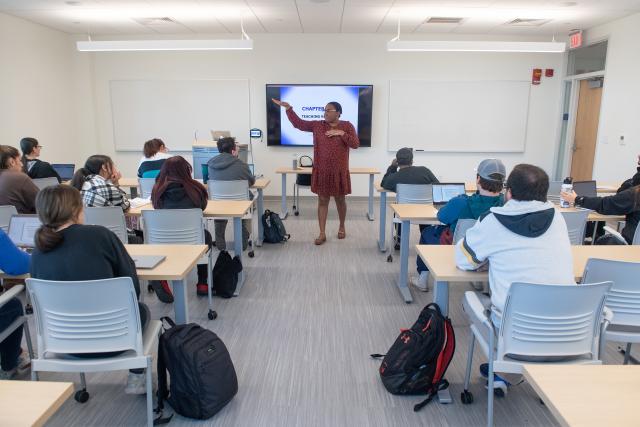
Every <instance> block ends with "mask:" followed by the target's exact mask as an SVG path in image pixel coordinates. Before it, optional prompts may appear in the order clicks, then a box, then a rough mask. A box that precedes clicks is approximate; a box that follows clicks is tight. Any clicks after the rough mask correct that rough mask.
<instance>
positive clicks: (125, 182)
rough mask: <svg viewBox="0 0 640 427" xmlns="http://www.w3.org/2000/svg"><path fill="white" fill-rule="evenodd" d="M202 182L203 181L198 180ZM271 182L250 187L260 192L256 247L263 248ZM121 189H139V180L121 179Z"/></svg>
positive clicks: (266, 180)
mask: <svg viewBox="0 0 640 427" xmlns="http://www.w3.org/2000/svg"><path fill="white" fill-rule="evenodd" d="M198 181H200V182H202V180H198ZM270 183H271V180H270V179H269V178H257V179H256V182H255V183H254V184H253V185H252V186H251V187H250V188H252V189H254V190H256V191H257V192H258V198H257V199H258V200H257V205H258V206H257V208H258V238H257V239H256V246H262V240H263V237H264V236H263V234H264V232H263V228H262V214H264V189H265V188H267V187H268V186H269V184H270ZM119 186H120V187H129V188H137V187H138V178H121V179H120V182H119Z"/></svg>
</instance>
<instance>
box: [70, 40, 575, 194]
mask: <svg viewBox="0 0 640 427" xmlns="http://www.w3.org/2000/svg"><path fill="white" fill-rule="evenodd" d="M212 37H215V36H212ZM388 39H389V36H388V35H339V34H322V35H320V34H304V35H298V34H296V35H258V36H256V37H255V47H254V50H253V51H248V52H133V53H132V52H127V53H86V54H81V55H86V56H88V57H92V58H93V62H92V63H91V61H88V64H86V68H87V72H89V73H91V74H92V78H93V80H94V86H93V90H94V93H95V108H96V110H95V111H96V116H95V120H96V129H97V134H96V135H97V141H98V149H99V151H101V152H103V153H105V154H110V155H114V156H115V159H116V161H117V163H118V164H119V166H120V168H121V169H122V171H123V174H125V175H129V176H133V174H134V173H135V171H136V168H137V161H138V159H139V157H140V156H139V154H136V153H125V152H118V153H116V152H115V151H114V148H113V128H112V122H111V106H110V99H109V81H110V80H114V79H177V80H181V79H216V78H221V79H224V78H248V79H250V83H251V93H250V98H251V126H252V127H257V128H261V129H263V130H265V129H266V125H265V124H266V117H265V84H267V83H362V84H373V85H374V105H373V109H374V112H373V114H374V117H373V138H372V147H371V148H361V149H358V150H355V151H352V153H351V165H352V166H373V167H377V168H380V170H382V171H384V170H385V169H386V167H387V165H388V164H389V162H390V161H391V159H392V158H393V153H389V152H388V151H387V139H386V138H387V120H388V112H387V104H388V87H389V80H391V79H430V80H443V81H457V80H528V79H530V78H531V70H532V69H533V68H543V69H544V68H554V69H555V70H556V73H555V75H556V77H553V78H551V79H547V78H544V77H543V80H542V84H541V85H539V86H534V87H532V92H531V105H530V116H529V122H528V129H527V143H526V151H525V152H524V153H516V154H513V153H511V154H505V155H501V156H500V157H501V158H502V159H503V160H504V161H505V163H506V164H507V167H509V168H510V167H512V166H513V165H515V164H517V163H520V162H529V163H535V164H537V165H540V166H542V167H543V168H544V169H546V170H547V171H548V172H549V173H550V172H551V171H552V168H553V162H554V153H555V147H556V143H557V135H556V129H557V126H558V122H559V120H558V117H559V107H560V97H561V93H560V92H561V80H560V77H558V76H560V75H561V73H560V68H561V66H562V63H563V58H562V55H558V54H504V53H503V54H495V53H494V54H491V53H464V54H461V53H398V52H387V51H386V42H387V40H388ZM461 124H464V118H461ZM155 136H157V137H160V138H162V135H149V137H155ZM416 138H420V135H416ZM239 140H240V141H242V142H246V141H247V139H246V138H245V136H244V135H241V136H240V138H239ZM142 143H143V141H141V142H140V145H141V146H142ZM406 145H407V146H411V145H412V142H411V141H407V143H406ZM254 150H255V151H254V153H255V162H256V164H257V168H258V171H259V172H262V173H264V174H265V176H267V177H270V178H272V181H273V182H272V185H271V186H270V187H269V188H268V189H267V191H265V193H266V194H271V195H279V194H280V185H279V177H278V176H276V175H275V174H274V173H273V171H274V169H275V168H276V167H278V166H288V165H289V164H290V160H291V155H292V153H294V152H298V153H300V154H302V153H304V152H310V149H297V150H293V149H290V148H281V147H269V148H268V147H267V146H266V142H265V143H262V144H260V143H255V144H254ZM292 150H293V151H292ZM478 151H482V147H479V148H478ZM492 156H495V154H494V155H492ZM482 158H484V156H483V155H482V153H474V154H453V153H452V154H447V153H439V154H430V153H418V154H416V159H415V163H416V164H424V165H427V166H429V167H430V168H431V169H432V170H433V172H434V173H435V174H436V175H437V176H439V177H440V178H442V179H445V180H471V179H472V178H473V177H474V176H475V172H474V168H475V167H476V165H477V163H478V162H479V161H480V160H481V159H482ZM352 187H353V193H354V194H355V195H360V196H364V195H366V194H367V180H366V178H365V177H361V176H357V177H353V178H352Z"/></svg>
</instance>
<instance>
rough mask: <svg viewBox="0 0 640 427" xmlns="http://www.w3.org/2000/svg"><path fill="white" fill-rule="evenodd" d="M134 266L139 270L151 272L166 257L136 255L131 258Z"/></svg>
mask: <svg viewBox="0 0 640 427" xmlns="http://www.w3.org/2000/svg"><path fill="white" fill-rule="evenodd" d="M131 258H132V259H133V262H134V263H135V264H136V268H139V269H141V270H151V269H152V268H156V265H158V264H160V263H161V262H162V261H164V260H165V259H166V258H167V257H166V256H164V255H136V256H132V257H131Z"/></svg>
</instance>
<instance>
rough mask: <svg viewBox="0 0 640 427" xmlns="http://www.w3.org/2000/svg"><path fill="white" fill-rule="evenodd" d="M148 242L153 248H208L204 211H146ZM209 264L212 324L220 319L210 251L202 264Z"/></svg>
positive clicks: (145, 237)
mask: <svg viewBox="0 0 640 427" xmlns="http://www.w3.org/2000/svg"><path fill="white" fill-rule="evenodd" d="M142 220H143V221H142V224H143V229H144V242H145V243H150V244H159V245H162V244H165V245H166V244H183V245H204V244H205V240H204V223H203V216H202V210H201V209H157V210H151V209H143V210H142ZM198 264H207V278H208V280H207V296H208V298H209V312H208V313H207V316H208V317H209V319H210V320H213V319H215V318H217V317H218V313H216V312H215V311H214V310H213V298H212V297H211V286H212V285H213V251H211V250H209V251H207V253H206V254H205V255H204V256H203V258H202V259H200V260H199V261H198Z"/></svg>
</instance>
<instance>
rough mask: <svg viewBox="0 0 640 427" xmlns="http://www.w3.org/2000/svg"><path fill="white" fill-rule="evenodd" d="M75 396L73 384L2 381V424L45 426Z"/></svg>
mask: <svg viewBox="0 0 640 427" xmlns="http://www.w3.org/2000/svg"><path fill="white" fill-rule="evenodd" d="M72 394H73V383H70V382H49V381H0V425H3V426H12V427H14V426H42V425H44V424H45V423H46V422H47V420H48V419H49V418H51V416H52V415H53V414H54V413H55V412H56V411H57V410H58V409H59V408H60V406H62V404H63V403H64V402H65V400H67V399H68V398H69V396H71V395H72Z"/></svg>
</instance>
